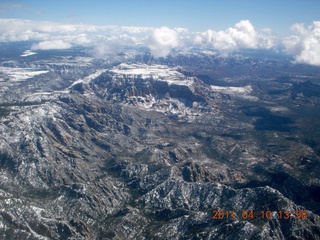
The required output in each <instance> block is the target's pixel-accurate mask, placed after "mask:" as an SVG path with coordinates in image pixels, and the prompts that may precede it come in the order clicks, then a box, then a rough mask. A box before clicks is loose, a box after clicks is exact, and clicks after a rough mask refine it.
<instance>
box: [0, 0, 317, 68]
mask: <svg viewBox="0 0 320 240" xmlns="http://www.w3.org/2000/svg"><path fill="white" fill-rule="evenodd" d="M318 9H320V2H317V1H312V0H310V1H304V2H302V1H281V2H276V1H260V2H251V1H248V0H245V1H241V2H239V1H231V0H227V1H205V0H201V1H184V2H183V3H182V2H178V1H175V2H169V1H161V2H154V1H153V2H150V1H143V0H139V1H134V2H133V1H116V2H114V1H100V0H99V1H86V0H81V1H68V2H62V1H36V0H34V1H31V0H29V1H19V0H17V1H5V2H2V3H0V34H1V35H0V42H16V41H29V40H32V41H36V42H37V43H35V44H33V45H32V47H31V49H32V50H46V49H67V48H71V47H74V46H84V47H90V48H92V52H93V55H94V56H96V57H105V56H106V55H108V54H110V53H115V52H121V51H122V50H123V49H124V48H125V47H126V46H145V47H147V48H149V49H150V52H151V53H152V54H153V55H154V56H155V57H165V56H166V55H167V54H169V53H170V51H171V50H172V49H178V50H184V49H188V48H190V47H198V48H203V49H208V48H212V49H215V50H217V51H219V52H223V53H229V52H232V51H234V50H239V49H274V50H276V51H283V52H285V53H288V54H291V55H292V56H293V57H294V59H295V61H296V62H297V63H306V64H311V65H320V34H319V32H320V21H319V20H320V19H319V16H318V11H317V10H318Z"/></svg>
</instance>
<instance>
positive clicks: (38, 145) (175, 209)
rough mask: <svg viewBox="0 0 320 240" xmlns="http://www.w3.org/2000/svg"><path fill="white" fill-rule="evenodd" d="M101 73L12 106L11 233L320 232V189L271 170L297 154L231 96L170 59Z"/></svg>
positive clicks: (5, 187) (7, 162)
mask: <svg viewBox="0 0 320 240" xmlns="http://www.w3.org/2000/svg"><path fill="white" fill-rule="evenodd" d="M60 70H61V69H60V68H59V71H60ZM52 71H53V70H52ZM184 71H186V72H187V70H184ZM94 72H95V70H93V69H91V70H90V74H93V75H92V77H91V78H82V79H81V80H79V81H76V82H74V83H73V84H71V86H70V87H66V88H64V86H63V87H60V90H59V91H58V90H56V89H54V90H55V91H53V92H51V93H50V94H49V93H43V92H40V93H37V94H29V95H28V97H27V98H26V99H29V100H28V101H25V102H24V104H22V103H21V102H19V103H17V102H14V103H11V104H10V105H3V106H2V108H3V110H2V113H3V114H2V115H1V119H0V120H1V124H0V132H1V138H0V179H1V181H0V198H1V199H2V200H1V202H0V209H1V210H0V226H1V228H0V234H1V236H2V238H3V239H12V238H20V239H46V238H48V239H68V238H69V239H138V238H139V239H182V238H197V239H243V238H248V239H249V238H252V239H261V238H263V239H274V238H277V239H301V238H308V239H312V238H314V239H319V238H320V237H319V235H320V218H319V216H317V215H316V214H314V213H313V212H312V211H317V207H316V206H315V205H316V204H317V198H316V197H315V195H314V191H315V190H314V189H313V191H312V189H311V188H310V189H309V188H308V187H307V186H306V185H304V184H303V183H301V182H300V180H299V179H298V178H295V177H293V176H294V174H292V175H293V176H291V175H285V174H281V170H279V171H280V174H278V175H275V174H274V175H271V172H272V171H273V170H274V169H276V167H277V168H278V169H283V168H284V167H285V164H286V163H285V162H284V161H283V159H281V158H280V157H279V156H277V155H274V156H273V157H269V158H268V157H261V156H268V150H267V149H264V148H259V147H258V146H257V145H256V144H255V141H256V140H255V138H254V137H253V136H252V135H250V134H249V133H248V132H249V131H252V129H253V126H252V125H248V124H247V123H246V122H244V121H241V120H236V119H235V117H234V116H232V114H231V115H230V113H228V112H227V111H223V110H221V109H220V104H221V103H222V102H223V101H224V99H228V98H227V97H226V96H225V95H224V94H222V93H219V92H213V91H212V88H211V87H210V86H209V85H207V84H205V83H203V82H202V81H201V80H199V79H198V78H196V77H195V76H193V75H192V73H190V72H189V76H188V77H187V76H186V75H184V74H183V73H182V72H183V71H182V69H178V68H169V67H166V66H162V65H144V64H131V65H130V64H121V65H119V66H117V67H113V68H111V67H110V68H108V69H105V70H103V71H100V72H99V74H96V75H95V74H94ZM68 74H69V73H68ZM61 90H63V91H61ZM244 137H246V138H245V139H244ZM316 160H318V159H316ZM316 160H315V161H316ZM258 167H260V168H262V169H263V168H264V170H265V171H262V170H261V171H260V172H259V173H260V174H261V175H257V173H258V171H257V169H258ZM273 167H274V168H273ZM268 168H270V169H271V168H273V169H272V170H270V172H268ZM277 176H278V177H277ZM285 176H287V177H285ZM263 183H264V184H263ZM301 189H302V190H303V193H301V192H300V194H299V199H298V198H297V197H298V193H297V192H298V191H299V190H301ZM306 208H308V216H307V217H305V215H297V212H296V211H303V210H305V209H306ZM214 210H223V211H224V216H223V217H222V216H221V215H219V216H220V217H218V218H217V217H215V215H214V214H215V213H214ZM244 210H246V211H251V210H253V211H254V214H255V215H254V217H253V218H251V216H250V217H248V216H247V215H243V211H244ZM267 210H268V211H271V212H272V217H271V218H270V219H266V218H264V219H262V215H261V214H264V212H265V211H267ZM226 211H228V212H229V213H228V214H229V215H228V217H227V215H226V214H227V213H226ZM261 211H263V213H261ZM280 211H283V212H284V211H288V212H290V217H288V219H284V218H283V216H280V215H279V212H280ZM231 212H233V213H232V214H231ZM298 213H299V214H300V212H298ZM281 214H282V213H281ZM214 218H216V219H214ZM299 218H303V219H299Z"/></svg>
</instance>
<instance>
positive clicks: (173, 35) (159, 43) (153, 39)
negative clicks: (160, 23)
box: [148, 27, 180, 57]
mask: <svg viewBox="0 0 320 240" xmlns="http://www.w3.org/2000/svg"><path fill="white" fill-rule="evenodd" d="M179 30H180V29H179ZM179 30H178V31H179ZM178 31H176V30H173V29H170V28H167V27H161V28H157V29H154V30H153V32H152V34H151V36H150V38H149V44H148V46H149V48H150V50H151V54H152V55H153V56H155V57H165V56H167V55H168V54H169V53H170V51H171V49H172V48H175V47H178V46H179V44H180V38H179V33H178Z"/></svg>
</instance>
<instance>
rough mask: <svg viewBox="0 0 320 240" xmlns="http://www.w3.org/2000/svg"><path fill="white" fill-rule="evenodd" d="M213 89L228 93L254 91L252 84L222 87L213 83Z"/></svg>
mask: <svg viewBox="0 0 320 240" xmlns="http://www.w3.org/2000/svg"><path fill="white" fill-rule="evenodd" d="M211 89H212V90H213V91H215V92H220V93H226V94H249V93H251V92H252V87H251V86H250V85H248V86H245V87H220V86H214V85H211Z"/></svg>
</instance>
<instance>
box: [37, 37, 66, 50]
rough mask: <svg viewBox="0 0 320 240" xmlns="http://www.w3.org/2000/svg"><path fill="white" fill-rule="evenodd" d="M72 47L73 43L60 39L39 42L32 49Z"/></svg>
mask: <svg viewBox="0 0 320 240" xmlns="http://www.w3.org/2000/svg"><path fill="white" fill-rule="evenodd" d="M71 47H72V44H71V43H69V42H65V41H63V40H60V39H58V40H49V41H42V42H39V43H37V44H33V45H32V47H31V49H32V50H48V49H68V48H71Z"/></svg>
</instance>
